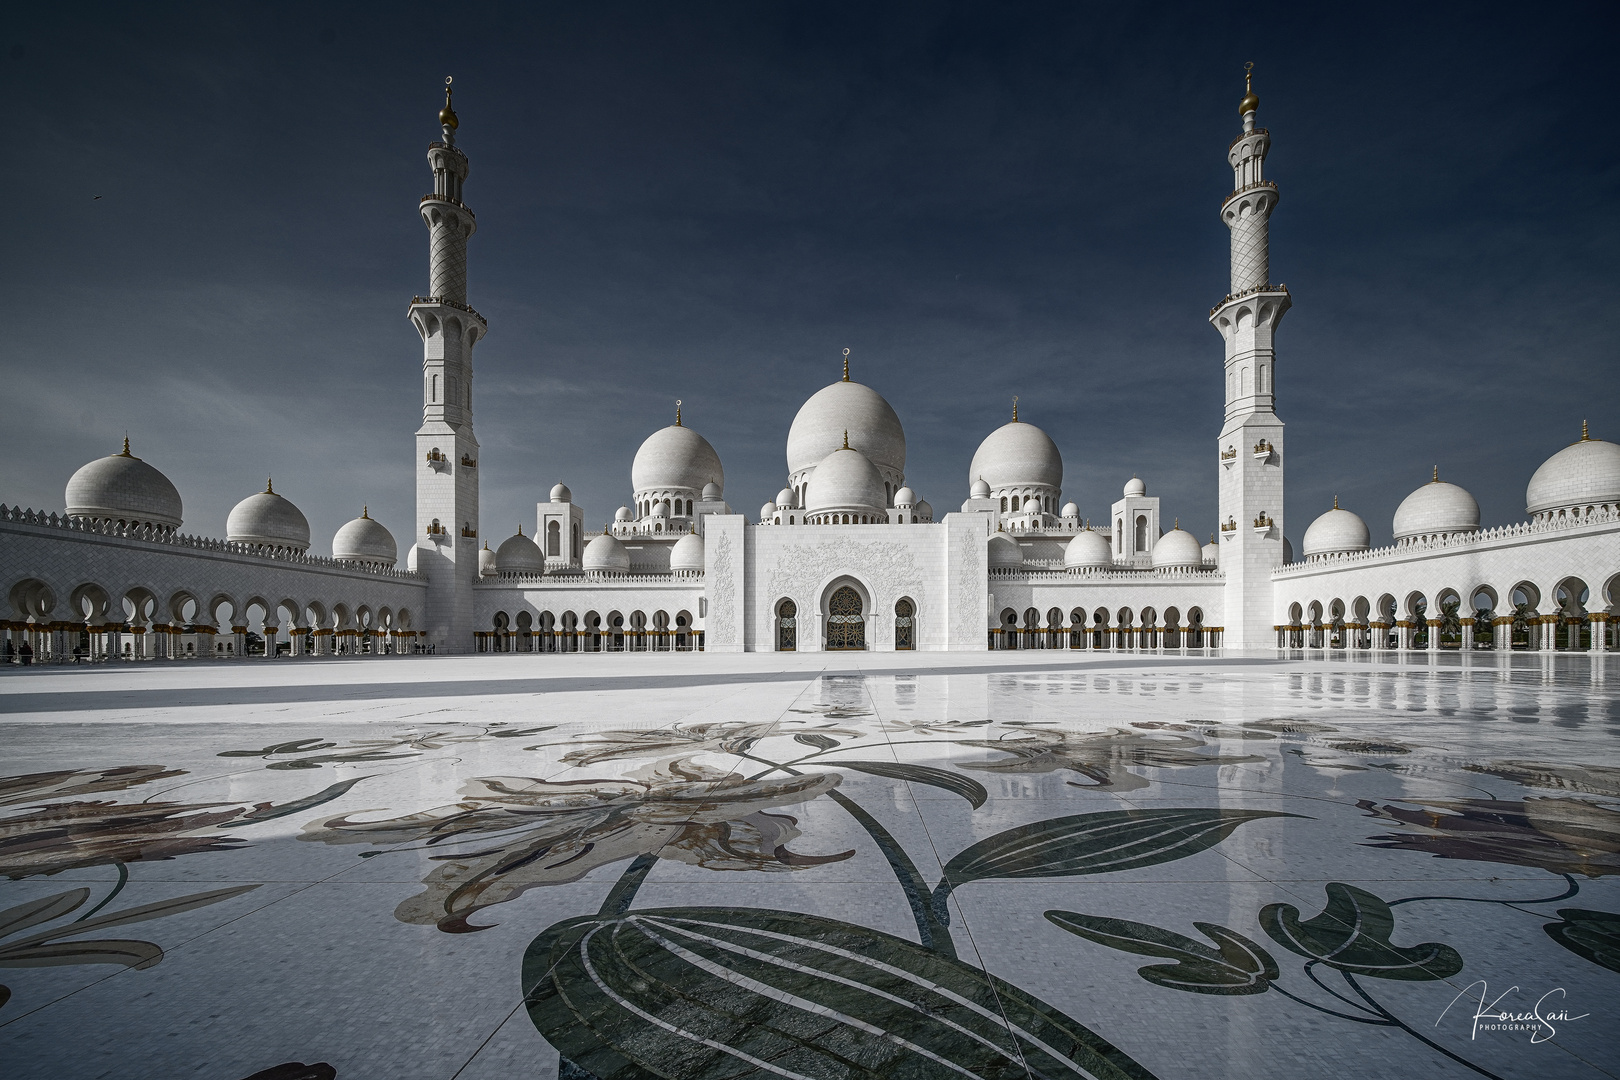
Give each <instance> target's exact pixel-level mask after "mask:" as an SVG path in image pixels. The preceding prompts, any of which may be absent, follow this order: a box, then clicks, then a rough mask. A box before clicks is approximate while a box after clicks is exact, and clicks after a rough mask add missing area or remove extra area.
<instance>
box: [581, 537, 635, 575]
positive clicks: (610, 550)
mask: <svg viewBox="0 0 1620 1080" xmlns="http://www.w3.org/2000/svg"><path fill="white" fill-rule="evenodd" d="M582 561H583V563H584V567H585V569H586V570H587V571H596V572H598V573H610V574H611V573H618V574H624V573H628V572H629V570H630V551H629V549H628V548H626V547H625V546H624V545H623V544H621V543H620V542H619V538H618V537H616V536H609V535H607V534H606V533H604V534H602V535H601V536H598V537H597V538H596V539H594V540H592V541H591V542H590V543H589V544H586V545H585V558H584V559H583V560H582Z"/></svg>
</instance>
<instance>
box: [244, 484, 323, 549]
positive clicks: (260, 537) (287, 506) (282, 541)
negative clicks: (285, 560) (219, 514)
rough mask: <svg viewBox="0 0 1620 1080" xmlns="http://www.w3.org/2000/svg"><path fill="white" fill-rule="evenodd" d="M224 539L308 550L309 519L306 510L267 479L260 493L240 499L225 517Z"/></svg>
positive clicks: (272, 546)
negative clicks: (272, 485)
mask: <svg viewBox="0 0 1620 1080" xmlns="http://www.w3.org/2000/svg"><path fill="white" fill-rule="evenodd" d="M225 539H227V540H230V541H232V542H233V543H237V544H256V545H262V546H264V547H271V548H291V549H292V550H294V551H307V550H309V521H308V519H306V518H305V517H304V514H303V511H301V510H299V509H298V507H296V506H294V505H293V504H292V503H290V502H288V501H287V500H286V499H283V498H282V497H281V496H280V495H277V494H276V493H275V491H274V490H273V489H272V487H271V485H270V484H268V483H266V484H265V486H264V490H263V491H261V492H259V493H258V494H257V495H249V496H248V497H247V498H245V499H243V500H242V501H241V502H239V503H237V504H236V506H235V508H233V509H232V510H231V515H230V517H228V518H226V519H225Z"/></svg>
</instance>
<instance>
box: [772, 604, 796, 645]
mask: <svg viewBox="0 0 1620 1080" xmlns="http://www.w3.org/2000/svg"><path fill="white" fill-rule="evenodd" d="M798 614H799V605H797V604H795V603H794V602H793V601H791V600H783V601H782V602H781V603H780V604H777V605H776V651H777V652H794V651H796V650H797V649H798V647H799V620H798V618H797V616H798Z"/></svg>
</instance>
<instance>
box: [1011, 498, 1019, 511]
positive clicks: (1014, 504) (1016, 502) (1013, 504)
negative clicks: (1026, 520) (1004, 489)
mask: <svg viewBox="0 0 1620 1080" xmlns="http://www.w3.org/2000/svg"><path fill="white" fill-rule="evenodd" d="M1012 508H1013V510H1014V512H1016V511H1017V510H1018V496H1016V495H1014V496H1013V497H1012Z"/></svg>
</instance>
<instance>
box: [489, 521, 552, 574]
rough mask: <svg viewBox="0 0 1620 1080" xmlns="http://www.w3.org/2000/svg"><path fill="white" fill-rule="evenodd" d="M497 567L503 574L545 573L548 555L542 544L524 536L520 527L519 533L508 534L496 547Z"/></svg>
mask: <svg viewBox="0 0 1620 1080" xmlns="http://www.w3.org/2000/svg"><path fill="white" fill-rule="evenodd" d="M495 569H496V570H497V571H499V572H500V573H502V574H543V573H545V572H546V557H545V555H544V554H542V553H541V551H540V545H539V544H537V543H535V542H534V541H533V540H532V539H530V538H529V537H527V536H524V535H523V530H522V529H521V528H519V529H518V531H517V535H515V536H508V537H507V538H506V539H505V540H502V541H501V546H500V547H498V548H496V549H495Z"/></svg>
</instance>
